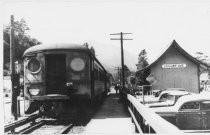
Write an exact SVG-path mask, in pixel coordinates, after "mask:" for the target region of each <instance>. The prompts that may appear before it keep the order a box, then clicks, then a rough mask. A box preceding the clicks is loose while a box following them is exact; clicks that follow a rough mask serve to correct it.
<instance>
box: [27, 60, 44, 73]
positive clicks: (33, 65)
mask: <svg viewBox="0 0 210 135" xmlns="http://www.w3.org/2000/svg"><path fill="white" fill-rule="evenodd" d="M27 68H28V70H29V71H30V72H31V73H33V74H36V73H38V72H39V71H40V70H41V63H40V62H39V61H38V60H37V59H35V58H32V59H30V60H29V61H28V64H27Z"/></svg>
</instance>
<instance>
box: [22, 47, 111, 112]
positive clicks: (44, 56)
mask: <svg viewBox="0 0 210 135" xmlns="http://www.w3.org/2000/svg"><path fill="white" fill-rule="evenodd" d="M23 61H24V62H23V63H24V66H23V67H24V108H25V109H24V110H25V114H31V113H34V112H35V111H39V112H41V113H46V112H50V113H51V114H52V113H54V114H59V113H63V112H69V111H71V110H75V108H78V106H80V107H81V105H84V104H85V105H87V104H88V105H93V106H94V104H96V103H97V102H99V101H102V100H103V98H104V97H105V96H106V95H107V93H108V92H109V87H110V79H109V78H110V74H109V73H108V72H107V71H106V69H105V68H104V67H103V65H102V64H101V63H100V62H99V60H98V59H97V58H96V56H95V50H94V49H93V48H89V47H88V45H87V44H84V45H82V44H46V45H44V44H41V45H36V46H33V47H30V48H28V49H27V50H26V51H25V52H24V54H23Z"/></svg>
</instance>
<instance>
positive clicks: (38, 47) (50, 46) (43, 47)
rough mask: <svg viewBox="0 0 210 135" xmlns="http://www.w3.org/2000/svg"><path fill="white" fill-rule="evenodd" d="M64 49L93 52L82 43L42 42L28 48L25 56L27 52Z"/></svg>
mask: <svg viewBox="0 0 210 135" xmlns="http://www.w3.org/2000/svg"><path fill="white" fill-rule="evenodd" d="M64 49H69V50H84V51H87V52H91V51H90V49H89V48H88V47H87V46H85V45H82V44H70V43H56V44H40V45H35V46H32V47H30V48H28V49H27V50H26V51H25V52H24V54H23V57H24V56H26V55H27V54H30V53H33V52H40V51H49V50H64ZM91 55H92V56H94V55H93V54H91ZM94 58H95V60H96V61H97V62H98V63H99V65H100V66H102V64H101V63H100V62H99V60H98V59H97V58H96V57H95V56H94ZM102 68H103V69H104V70H105V71H106V69H105V68H104V67H103V66H102ZM106 72H107V71H106Z"/></svg>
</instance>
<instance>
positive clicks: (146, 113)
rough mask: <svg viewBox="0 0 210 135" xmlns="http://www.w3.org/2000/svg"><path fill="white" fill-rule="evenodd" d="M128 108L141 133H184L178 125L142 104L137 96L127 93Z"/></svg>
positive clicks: (137, 130) (137, 129)
mask: <svg viewBox="0 0 210 135" xmlns="http://www.w3.org/2000/svg"><path fill="white" fill-rule="evenodd" d="M127 101H128V110H129V112H130V114H131V116H132V121H133V122H134V124H135V126H136V132H139V133H157V134H171V133H173V134H183V132H182V131H181V130H179V129H178V128H177V127H176V126H174V125H173V124H171V123H169V122H168V121H166V120H165V119H163V118H162V117H160V116H159V115H158V114H156V113H154V112H153V111H151V110H150V109H149V108H146V107H145V106H144V105H143V104H141V103H140V102H139V101H138V100H137V99H136V98H135V97H133V96H132V95H130V94H127Z"/></svg>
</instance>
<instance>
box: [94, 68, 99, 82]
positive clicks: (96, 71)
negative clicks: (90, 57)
mask: <svg viewBox="0 0 210 135" xmlns="http://www.w3.org/2000/svg"><path fill="white" fill-rule="evenodd" d="M94 79H95V80H98V69H97V67H95V68H94Z"/></svg>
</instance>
